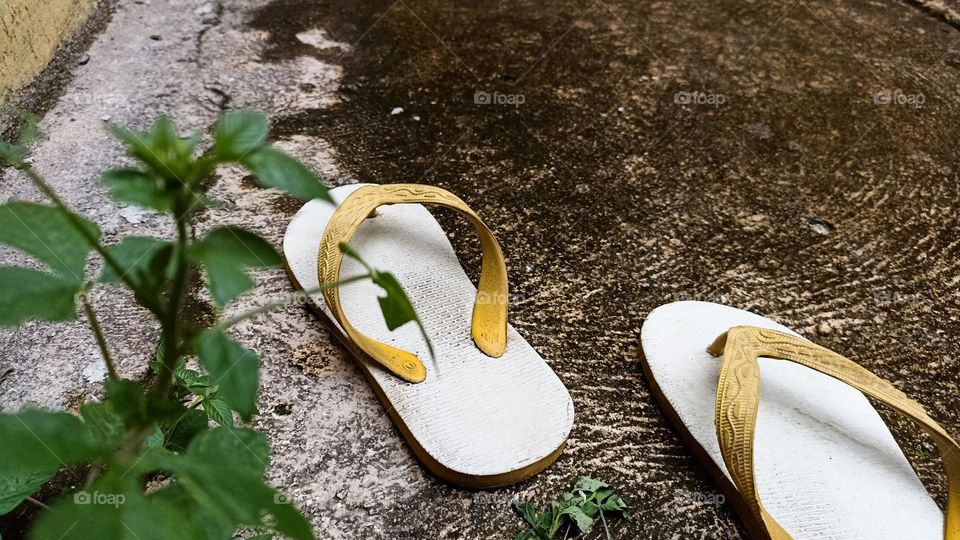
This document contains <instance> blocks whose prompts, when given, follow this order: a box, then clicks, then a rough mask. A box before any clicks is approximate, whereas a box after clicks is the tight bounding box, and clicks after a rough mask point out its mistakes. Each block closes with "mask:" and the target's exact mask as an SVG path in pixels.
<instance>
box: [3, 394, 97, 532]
mask: <svg viewBox="0 0 960 540" xmlns="http://www.w3.org/2000/svg"><path fill="white" fill-rule="evenodd" d="M0 440H2V441H3V459H2V460H0V514H4V513H6V512H9V511H10V510H12V509H13V508H15V507H16V506H17V505H18V504H20V502H22V501H23V499H25V498H26V497H28V496H29V495H30V494H32V493H33V492H34V491H36V489H37V488H39V487H40V486H41V485H42V484H43V483H44V482H46V481H47V480H49V479H50V478H52V477H53V476H54V475H55V474H56V473H57V471H58V470H60V468H61V467H65V466H68V465H74V464H77V463H81V462H85V461H92V460H94V459H98V458H102V457H105V456H106V455H107V454H108V453H109V452H110V451H111V450H112V448H109V446H107V445H104V444H103V441H100V440H99V439H98V438H97V437H96V436H95V435H94V433H93V431H92V430H91V429H90V428H89V427H88V426H87V425H85V424H84V423H83V422H81V421H80V419H79V418H77V417H76V416H73V415H72V414H68V413H64V412H49V411H42V410H39V409H25V410H23V411H20V412H18V413H16V414H0Z"/></svg>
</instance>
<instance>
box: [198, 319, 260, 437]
mask: <svg viewBox="0 0 960 540" xmlns="http://www.w3.org/2000/svg"><path fill="white" fill-rule="evenodd" d="M197 356H198V358H199V359H200V364H201V365H203V367H204V369H206V370H207V373H209V374H210V379H211V382H212V383H213V384H215V385H217V386H219V387H220V394H221V395H222V396H223V399H224V401H226V402H227V403H228V404H229V405H230V407H231V408H233V410H235V411H237V412H238V413H240V416H241V417H243V419H244V420H245V421H246V420H249V419H250V417H251V416H253V415H254V414H255V413H256V412H257V390H258V386H259V381H260V374H259V371H260V359H259V358H258V357H257V354H256V353H255V352H253V351H251V350H250V349H246V348H244V347H243V346H242V345H240V343H238V342H237V341H236V340H234V339H232V338H230V337H229V336H227V335H226V334H225V333H224V332H223V330H221V329H219V328H216V327H213V328H210V329H208V330H206V331H205V332H203V333H202V334H201V335H200V337H199V338H198V342H197Z"/></svg>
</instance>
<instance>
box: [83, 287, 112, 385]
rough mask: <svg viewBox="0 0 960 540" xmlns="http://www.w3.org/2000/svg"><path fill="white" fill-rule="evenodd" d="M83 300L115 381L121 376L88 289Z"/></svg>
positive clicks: (105, 361)
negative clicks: (88, 296)
mask: <svg viewBox="0 0 960 540" xmlns="http://www.w3.org/2000/svg"><path fill="white" fill-rule="evenodd" d="M81 301H82V302H83V312H84V313H86V315H87V322H88V323H90V330H92V331H93V337H95V338H96V340H97V346H98V347H100V355H101V356H103V361H104V363H106V364H107V372H108V373H109V374H110V378H111V379H113V380H115V381H116V380H119V379H120V376H119V375H117V368H116V367H115V366H114V364H113V358H111V356H110V349H109V348H108V347H107V340H106V339H105V338H104V336H103V330H101V329H100V322H99V321H97V314H96V313H94V311H93V305H92V304H91V303H90V300H89V299H88V298H87V291H83V293H82V294H81Z"/></svg>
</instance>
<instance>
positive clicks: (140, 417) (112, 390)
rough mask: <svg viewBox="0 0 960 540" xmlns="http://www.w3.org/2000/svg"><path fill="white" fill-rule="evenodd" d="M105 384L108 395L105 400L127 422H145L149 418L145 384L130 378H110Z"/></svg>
mask: <svg viewBox="0 0 960 540" xmlns="http://www.w3.org/2000/svg"><path fill="white" fill-rule="evenodd" d="M105 386H106V390H107V397H106V399H105V400H104V401H105V402H106V403H108V404H109V405H110V407H111V408H112V409H113V411H114V412H115V413H116V414H118V415H119V416H120V417H121V418H123V419H124V422H125V423H131V422H132V423H141V424H143V423H146V422H147V421H148V420H149V418H148V414H147V396H146V394H145V393H144V391H143V386H141V385H140V384H138V383H137V382H136V381H131V380H130V379H120V380H116V379H108V380H107V382H106V385H105Z"/></svg>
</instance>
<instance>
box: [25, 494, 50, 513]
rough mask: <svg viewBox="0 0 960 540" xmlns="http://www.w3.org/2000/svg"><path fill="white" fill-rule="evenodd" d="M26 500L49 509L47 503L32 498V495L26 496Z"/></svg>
mask: <svg viewBox="0 0 960 540" xmlns="http://www.w3.org/2000/svg"><path fill="white" fill-rule="evenodd" d="M27 500H28V501H30V502H32V503H33V504H35V505H37V506H39V507H41V508H43V509H44V510H49V509H50V507H49V506H47V505H45V504H43V503H42V502H40V501H38V500H36V499H34V498H33V497H27Z"/></svg>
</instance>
